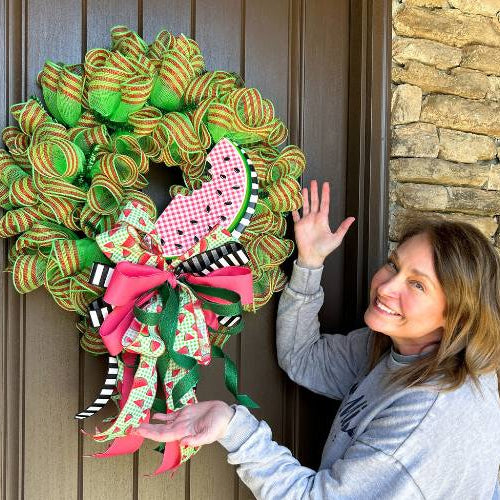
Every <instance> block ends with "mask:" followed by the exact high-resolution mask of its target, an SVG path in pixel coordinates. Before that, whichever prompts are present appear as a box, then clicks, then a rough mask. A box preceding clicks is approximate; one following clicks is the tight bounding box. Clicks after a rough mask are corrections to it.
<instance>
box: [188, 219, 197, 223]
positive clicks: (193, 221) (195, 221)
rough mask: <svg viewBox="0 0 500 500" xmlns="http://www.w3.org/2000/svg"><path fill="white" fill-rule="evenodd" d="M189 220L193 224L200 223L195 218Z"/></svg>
mask: <svg viewBox="0 0 500 500" xmlns="http://www.w3.org/2000/svg"><path fill="white" fill-rule="evenodd" d="M189 222H191V224H198V221H197V220H194V219H191V220H190V221H189Z"/></svg>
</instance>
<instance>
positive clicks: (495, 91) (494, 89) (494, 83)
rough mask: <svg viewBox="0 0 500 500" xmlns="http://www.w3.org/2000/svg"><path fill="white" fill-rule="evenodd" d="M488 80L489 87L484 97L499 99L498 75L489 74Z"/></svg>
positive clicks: (499, 80)
mask: <svg viewBox="0 0 500 500" xmlns="http://www.w3.org/2000/svg"><path fill="white" fill-rule="evenodd" d="M488 82H489V84H490V89H489V90H488V93H487V94H486V99H489V100H490V101H500V77H499V76H489V77H488Z"/></svg>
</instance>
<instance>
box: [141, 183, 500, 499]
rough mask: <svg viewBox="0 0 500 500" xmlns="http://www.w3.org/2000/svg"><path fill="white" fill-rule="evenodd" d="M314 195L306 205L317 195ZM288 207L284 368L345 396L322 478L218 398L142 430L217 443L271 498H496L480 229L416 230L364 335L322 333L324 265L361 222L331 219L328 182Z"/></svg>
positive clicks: (375, 301) (397, 257) (371, 310)
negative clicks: (291, 228)
mask: <svg viewBox="0 0 500 500" xmlns="http://www.w3.org/2000/svg"><path fill="white" fill-rule="evenodd" d="M309 194H310V197H309ZM302 195H303V198H304V207H303V213H302V216H300V215H299V214H298V213H297V212H294V213H293V219H294V222H295V238H296V241H297V247H298V259H297V261H296V262H295V264H294V269H293V274H292V277H291V280H290V282H289V284H288V285H287V287H286V288H285V291H284V292H283V295H282V297H281V300H280V305H279V310H278V318H277V348H278V362H279V364H280V366H281V367H282V368H283V369H284V370H285V371H286V372H287V374H288V375H289V377H290V378H291V379H292V380H294V381H295V382H297V383H298V384H300V385H302V386H304V387H306V388H308V389H310V390H312V391H314V392H316V393H318V394H322V395H325V396H327V397H330V398H332V399H339V400H342V404H341V406H340V409H339V411H338V414H337V416H336V418H335V420H334V422H333V424H332V428H331V431H330V436H329V438H328V440H327V442H326V444H325V447H324V450H323V456H322V461H321V465H320V468H319V470H318V471H313V470H311V469H309V468H307V467H303V466H301V465H300V464H299V463H298V462H297V460H295V459H294V458H293V457H292V455H291V453H290V451H289V450H287V449H286V448H284V447H282V446H279V445H278V444H277V443H275V442H273V441H272V439H271V432H270V429H269V427H268V426H267V424H266V423H265V422H258V421H257V420H256V419H255V418H254V417H253V416H252V415H251V414H250V413H249V411H248V410H247V409H246V408H244V407H242V406H234V407H233V408H232V409H231V408H230V407H228V406H227V405H226V404H225V403H222V402H218V401H212V402H204V403H201V404H198V405H193V406H191V407H189V408H187V409H185V410H182V411H180V412H178V413H176V414H173V415H159V416H158V418H159V419H160V420H162V421H164V423H163V424H157V425H151V424H146V425H143V426H141V428H140V429H139V430H138V431H137V432H138V433H139V434H140V435H142V436H144V437H149V438H151V439H157V440H159V441H168V440H171V439H181V440H182V441H183V442H184V443H186V444H191V445H197V444H204V443H209V442H213V441H215V440H219V442H220V443H221V444H222V445H223V446H224V447H225V448H226V449H227V450H228V451H229V458H228V460H229V462H230V463H232V464H238V465H239V467H238V469H237V471H238V474H239V475H240V477H241V479H242V480H243V481H244V482H245V483H246V484H247V485H248V486H249V488H250V489H251V490H252V492H253V493H254V494H255V496H256V497H257V498H262V499H283V498H287V499H299V498H300V499H304V498H315V499H323V498H342V499H352V500H358V499H363V500H365V499H384V500H385V499H398V500H399V499H403V498H404V499H405V500H407V499H422V498H425V499H436V500H438V499H444V498H474V499H478V500H491V499H492V498H493V499H497V500H498V499H499V498H500V490H499V486H498V483H497V473H498V469H499V465H500V428H499V423H500V401H499V392H498V371H499V369H500V260H499V257H498V255H497V253H496V251H495V249H494V248H493V247H492V245H491V243H490V242H489V241H488V240H487V239H486V238H485V237H484V236H483V235H482V234H481V233H480V232H479V231H477V230H476V229H474V228H473V227H472V226H469V225H467V224H462V223H452V222H448V221H445V220H424V221H421V222H418V223H416V224H414V225H413V226H412V227H411V228H409V229H408V231H407V232H406V234H405V235H404V237H403V238H402V240H401V242H400V244H399V246H398V248H397V249H396V250H395V251H394V252H393V253H392V255H391V256H390V258H389V260H388V262H387V263H386V264H385V265H384V266H383V267H382V268H381V269H380V270H379V271H378V272H377V273H376V274H375V276H374V277H373V280H372V283H371V288H370V302H369V304H368V308H367V310H366V313H365V322H366V325H367V327H366V328H361V329H359V330H356V331H354V332H351V333H349V334H348V335H339V334H337V335H322V334H321V333H320V327H319V322H318V311H319V309H320V308H321V306H322V304H323V291H322V289H321V286H320V279H321V274H322V269H323V262H324V260H325V258H326V256H327V255H328V254H330V253H331V252H332V251H333V250H335V249H336V248H337V247H338V246H339V245H340V244H341V242H342V239H343V237H344V235H345V233H346V232H347V230H348V228H349V226H350V225H351V224H352V223H353V219H352V218H348V219H346V220H345V221H344V222H343V223H342V224H341V225H340V227H339V228H338V229H337V231H336V232H333V233H332V232H331V230H330V227H329V224H328V206H329V186H328V184H324V185H323V189H322V196H321V199H320V197H319V196H318V188H317V183H316V182H315V181H313V182H312V183H311V189H310V193H309V190H308V189H307V188H304V190H303V193H302Z"/></svg>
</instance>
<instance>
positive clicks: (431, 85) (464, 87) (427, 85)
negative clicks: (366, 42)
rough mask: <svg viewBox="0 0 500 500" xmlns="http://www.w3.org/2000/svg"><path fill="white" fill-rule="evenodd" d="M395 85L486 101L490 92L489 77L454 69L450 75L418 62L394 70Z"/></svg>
mask: <svg viewBox="0 0 500 500" xmlns="http://www.w3.org/2000/svg"><path fill="white" fill-rule="evenodd" d="M392 80H393V81H394V82H395V83H410V84H412V85H417V86H418V87H420V88H421V89H422V91H423V92H426V93H435V94H436V93H437V94H452V95H458V96H461V97H468V98H470V99H484V98H485V97H486V94H487V93H488V91H489V90H490V82H489V81H488V77H487V76H486V75H485V74H483V73H481V72H479V71H474V70H470V69H462V68H454V69H452V70H451V71H450V72H449V73H448V72H446V71H443V70H440V69H436V68H434V67H432V66H428V65H427V64H422V63H420V62H417V61H408V63H407V64H406V66H405V67H400V66H394V67H393V68H392Z"/></svg>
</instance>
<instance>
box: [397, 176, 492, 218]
mask: <svg viewBox="0 0 500 500" xmlns="http://www.w3.org/2000/svg"><path fill="white" fill-rule="evenodd" d="M396 199H397V202H398V203H399V204H400V205H402V206H403V207H404V208H412V209H414V210H427V211H438V212H461V213H465V214H471V215H482V216H486V215H498V214H500V196H498V193H497V192H496V191H484V190H482V189H473V188H465V187H453V186H438V185H434V184H411V183H405V184H399V185H398V186H397V188H396Z"/></svg>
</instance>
